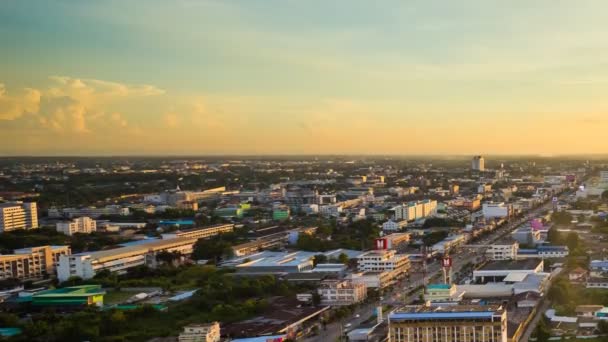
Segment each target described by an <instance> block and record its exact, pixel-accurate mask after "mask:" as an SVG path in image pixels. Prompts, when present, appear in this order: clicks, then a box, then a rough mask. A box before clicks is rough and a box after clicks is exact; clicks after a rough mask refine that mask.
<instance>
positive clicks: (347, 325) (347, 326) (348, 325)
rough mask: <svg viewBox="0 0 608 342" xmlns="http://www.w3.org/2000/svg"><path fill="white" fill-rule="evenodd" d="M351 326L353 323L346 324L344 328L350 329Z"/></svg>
mask: <svg viewBox="0 0 608 342" xmlns="http://www.w3.org/2000/svg"><path fill="white" fill-rule="evenodd" d="M350 326H352V324H351V323H346V324H344V327H345V328H349V327H350Z"/></svg>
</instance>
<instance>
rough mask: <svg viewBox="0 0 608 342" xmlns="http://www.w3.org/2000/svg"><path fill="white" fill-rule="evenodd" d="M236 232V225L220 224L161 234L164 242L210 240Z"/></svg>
mask: <svg viewBox="0 0 608 342" xmlns="http://www.w3.org/2000/svg"><path fill="white" fill-rule="evenodd" d="M233 231H234V224H232V223H226V224H223V223H220V224H216V225H212V226H207V227H199V228H191V229H181V230H176V231H174V232H171V233H165V234H161V236H162V238H163V240H168V239H177V238H191V239H208V238H210V237H212V236H215V235H218V234H224V233H231V232H233Z"/></svg>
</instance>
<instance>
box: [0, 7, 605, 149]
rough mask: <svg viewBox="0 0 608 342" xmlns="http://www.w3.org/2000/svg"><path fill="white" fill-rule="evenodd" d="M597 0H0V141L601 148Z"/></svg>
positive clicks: (85, 145)
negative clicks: (380, 0)
mask: <svg viewBox="0 0 608 342" xmlns="http://www.w3.org/2000/svg"><path fill="white" fill-rule="evenodd" d="M607 12H608V2H606V1H603V0H598V1H586V0H580V1H562V0H513V1H498V0H496V1H494V0H460V1H439V0H423V1H417V0H409V1H401V0H399V1H398V0H394V1H393V0H386V1H382V2H377V1H358V0H332V1H327V0H241V1H237V0H166V1H160V0H130V1H124V0H99V1H83V0H46V1H37V0H2V1H0V155H136V154H137V155H139V154H154V155H162V154H171V155H193V154H200V155H208V154H214V155H217V154H402V155H416V154H421V155H424V154H433V155H435V154H548V155H559V154H578V153H585V154H588V153H607V152H608V139H607V138H606V134H605V132H607V130H608V39H606V37H607V36H608V20H606V15H605V14H606V13H607Z"/></svg>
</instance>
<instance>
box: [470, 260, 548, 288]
mask: <svg viewBox="0 0 608 342" xmlns="http://www.w3.org/2000/svg"><path fill="white" fill-rule="evenodd" d="M543 267H544V262H543V260H542V259H532V258H530V259H524V260H514V261H512V260H499V261H492V262H489V263H487V264H486V265H484V266H483V267H481V268H479V269H476V270H474V271H473V281H474V282H475V283H482V284H485V283H488V282H492V283H497V282H501V281H503V280H504V279H505V278H506V277H507V276H509V274H521V275H526V274H532V273H541V272H543Z"/></svg>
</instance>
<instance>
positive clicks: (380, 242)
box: [376, 239, 388, 249]
mask: <svg viewBox="0 0 608 342" xmlns="http://www.w3.org/2000/svg"><path fill="white" fill-rule="evenodd" d="M376 249H388V239H376Z"/></svg>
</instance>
